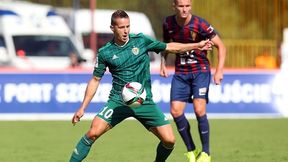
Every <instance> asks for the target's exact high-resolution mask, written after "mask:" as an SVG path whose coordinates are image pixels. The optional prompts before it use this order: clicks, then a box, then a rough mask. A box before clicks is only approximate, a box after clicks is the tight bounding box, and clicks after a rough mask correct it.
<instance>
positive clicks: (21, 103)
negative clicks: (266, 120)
mask: <svg viewBox="0 0 288 162" xmlns="http://www.w3.org/2000/svg"><path fill="white" fill-rule="evenodd" d="M278 75H280V73H279V71H254V72H253V71H252V72H251V71H250V72H249V71H245V72H243V71H242V72H241V71H227V72H225V79H224V81H223V83H222V85H221V86H217V85H214V84H211V86H210V96H209V104H208V107H207V111H208V114H209V115H210V116H211V117H221V118H235V117H236V118H239V117H240V118H241V117H244V118H245V117H253V118H254V117H284V116H287V115H288V108H287V105H288V104H287V102H288V94H287V91H286V92H284V89H285V88H284V86H285V84H284V83H285V79H284V81H283V77H281V76H280V77H279V76H278ZM0 77H1V79H0V120H62V119H63V120H67V119H69V120H70V118H71V117H72V114H73V113H74V112H75V111H76V109H77V108H78V107H79V106H80V104H81V102H82V99H83V96H84V92H85V88H86V84H87V81H88V80H89V79H90V78H91V73H90V72H87V73H83V72H81V73H80V72H50V73H47V72H43V73H42V72H24V73H23V72H0ZM171 78H172V76H170V77H168V78H162V77H160V76H159V74H152V90H153V95H154V96H153V99H154V101H155V102H156V103H157V104H158V105H159V107H160V108H161V109H162V110H163V112H164V113H166V114H169V99H170V82H171ZM286 81H287V79H286ZM110 89H111V75H110V74H105V75H104V77H103V78H102V80H101V84H100V86H99V88H98V91H97V93H96V95H95V97H94V98H93V100H92V102H91V104H90V105H89V107H88V109H87V113H88V115H87V116H86V118H85V119H91V118H92V117H93V116H94V115H95V114H96V113H97V112H98V111H99V109H100V108H102V107H103V106H104V104H105V102H106V101H107V99H108V96H109V90H110ZM286 90H287V89H286ZM285 106H286V107H285ZM186 111H187V113H189V114H190V115H191V116H190V117H193V109H192V108H191V105H189V108H187V109H186Z"/></svg>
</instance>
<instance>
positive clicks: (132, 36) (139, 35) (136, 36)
mask: <svg viewBox="0 0 288 162" xmlns="http://www.w3.org/2000/svg"><path fill="white" fill-rule="evenodd" d="M142 37H145V35H144V34H143V33H137V34H130V38H132V39H133V38H142Z"/></svg>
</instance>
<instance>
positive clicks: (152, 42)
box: [143, 35, 166, 53]
mask: <svg viewBox="0 0 288 162" xmlns="http://www.w3.org/2000/svg"><path fill="white" fill-rule="evenodd" d="M143 39H144V40H145V43H146V46H147V51H153V52H156V53H159V52H161V51H164V50H165V49H166V43H164V42H161V41H158V40H156V39H154V38H151V37H149V36H145V35H143Z"/></svg>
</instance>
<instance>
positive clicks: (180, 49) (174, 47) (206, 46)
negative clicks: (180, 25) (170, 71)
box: [165, 40, 214, 53]
mask: <svg viewBox="0 0 288 162" xmlns="http://www.w3.org/2000/svg"><path fill="white" fill-rule="evenodd" d="M213 45H214V44H213V42H212V41H210V40H203V41H201V42H198V43H185V44H184V43H177V42H170V43H167V46H166V49H165V51H167V52H171V53H184V52H186V51H191V50H195V49H199V50H212V46H213Z"/></svg>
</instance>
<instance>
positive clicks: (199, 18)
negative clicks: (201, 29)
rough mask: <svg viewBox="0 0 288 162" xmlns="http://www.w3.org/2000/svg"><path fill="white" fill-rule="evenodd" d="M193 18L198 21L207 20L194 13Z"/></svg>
mask: <svg viewBox="0 0 288 162" xmlns="http://www.w3.org/2000/svg"><path fill="white" fill-rule="evenodd" d="M192 20H193V21H198V22H207V21H206V19H205V18H203V17H200V16H197V15H192Z"/></svg>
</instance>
